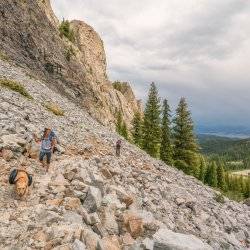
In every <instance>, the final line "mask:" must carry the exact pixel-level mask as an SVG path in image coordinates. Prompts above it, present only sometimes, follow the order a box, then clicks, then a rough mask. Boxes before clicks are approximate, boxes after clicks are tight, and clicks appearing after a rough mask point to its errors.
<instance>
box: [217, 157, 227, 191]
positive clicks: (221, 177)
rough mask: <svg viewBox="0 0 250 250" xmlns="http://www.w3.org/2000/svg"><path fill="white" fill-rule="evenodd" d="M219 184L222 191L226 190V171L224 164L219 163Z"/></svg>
mask: <svg viewBox="0 0 250 250" xmlns="http://www.w3.org/2000/svg"><path fill="white" fill-rule="evenodd" d="M217 182H218V188H220V189H221V190H225V189H226V182H225V170H224V166H223V164H222V162H219V164H218V168H217Z"/></svg>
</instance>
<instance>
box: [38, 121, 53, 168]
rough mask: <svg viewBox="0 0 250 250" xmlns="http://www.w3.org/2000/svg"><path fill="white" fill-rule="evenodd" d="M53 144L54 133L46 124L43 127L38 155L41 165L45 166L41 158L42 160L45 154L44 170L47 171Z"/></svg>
mask: <svg viewBox="0 0 250 250" xmlns="http://www.w3.org/2000/svg"><path fill="white" fill-rule="evenodd" d="M55 145H56V134H55V132H54V131H53V130H52V129H51V127H50V126H47V127H46V128H45V129H44V132H43V134H42V137H41V149H40V155H39V160H40V162H41V163H42V165H43V167H45V164H44V161H43V160H44V157H45V156H46V171H47V172H48V170H49V166H50V161H51V156H52V153H53V152H54V148H55Z"/></svg>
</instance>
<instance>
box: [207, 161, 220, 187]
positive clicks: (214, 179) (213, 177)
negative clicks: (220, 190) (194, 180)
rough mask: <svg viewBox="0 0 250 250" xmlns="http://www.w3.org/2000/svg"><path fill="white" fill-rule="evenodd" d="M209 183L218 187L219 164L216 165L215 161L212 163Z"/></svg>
mask: <svg viewBox="0 0 250 250" xmlns="http://www.w3.org/2000/svg"><path fill="white" fill-rule="evenodd" d="M208 184H209V185H210V186H211V187H217V184H218V181H217V165H216V162H213V163H212V165H211V168H210V175H209V181H208Z"/></svg>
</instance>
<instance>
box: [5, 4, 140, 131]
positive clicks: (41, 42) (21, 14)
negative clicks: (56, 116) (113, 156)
mask: <svg viewBox="0 0 250 250" xmlns="http://www.w3.org/2000/svg"><path fill="white" fill-rule="evenodd" d="M0 22H1V27H0V34H1V36H0V52H1V54H2V55H4V57H5V58H8V59H9V60H10V61H12V62H15V63H16V64H18V65H20V66H22V67H26V68H28V69H29V70H30V74H31V75H33V76H35V77H37V78H40V79H44V80H46V83H47V85H48V86H49V87H50V88H51V89H53V90H56V91H59V92H60V93H61V94H62V95H64V96H67V97H68V98H69V99H71V100H72V101H74V102H76V103H77V104H78V105H80V106H82V107H84V108H85V109H86V110H88V112H89V113H90V114H91V115H92V116H93V117H95V118H96V119H98V120H99V121H100V122H102V123H103V124H105V125H108V124H110V125H111V126H112V125H113V124H114V121H115V115H116V112H117V110H119V109H121V106H122V111H123V115H124V120H126V121H127V122H128V123H129V122H130V121H131V119H132V117H133V113H134V112H135V111H137V110H138V109H139V107H138V106H137V105H135V103H136V99H135V98H134V100H131V99H127V98H126V95H124V94H121V93H120V92H119V91H117V90H115V89H114V88H113V86H112V84H111V83H110V82H109V80H108V77H107V74H106V56H105V51H104V46H103V42H102V40H101V38H100V37H99V35H98V34H97V33H96V32H95V31H94V30H93V28H91V27H90V26H89V25H87V24H86V23H84V22H81V21H72V22H71V24H70V26H71V29H72V30H73V31H74V36H75V41H74V42H70V41H69V40H68V39H67V38H65V37H61V36H60V34H59V21H58V20H57V18H56V17H55V15H54V13H53V11H52V9H51V6H50V1H49V0H21V1H13V0H7V1H1V3H0Z"/></svg>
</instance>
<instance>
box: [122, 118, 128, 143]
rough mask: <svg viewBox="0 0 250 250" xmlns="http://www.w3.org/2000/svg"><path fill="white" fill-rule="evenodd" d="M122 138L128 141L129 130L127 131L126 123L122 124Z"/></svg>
mask: <svg viewBox="0 0 250 250" xmlns="http://www.w3.org/2000/svg"><path fill="white" fill-rule="evenodd" d="M121 136H123V137H124V138H125V139H126V140H128V129H127V124H126V123H125V122H123V123H122V127H121Z"/></svg>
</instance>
